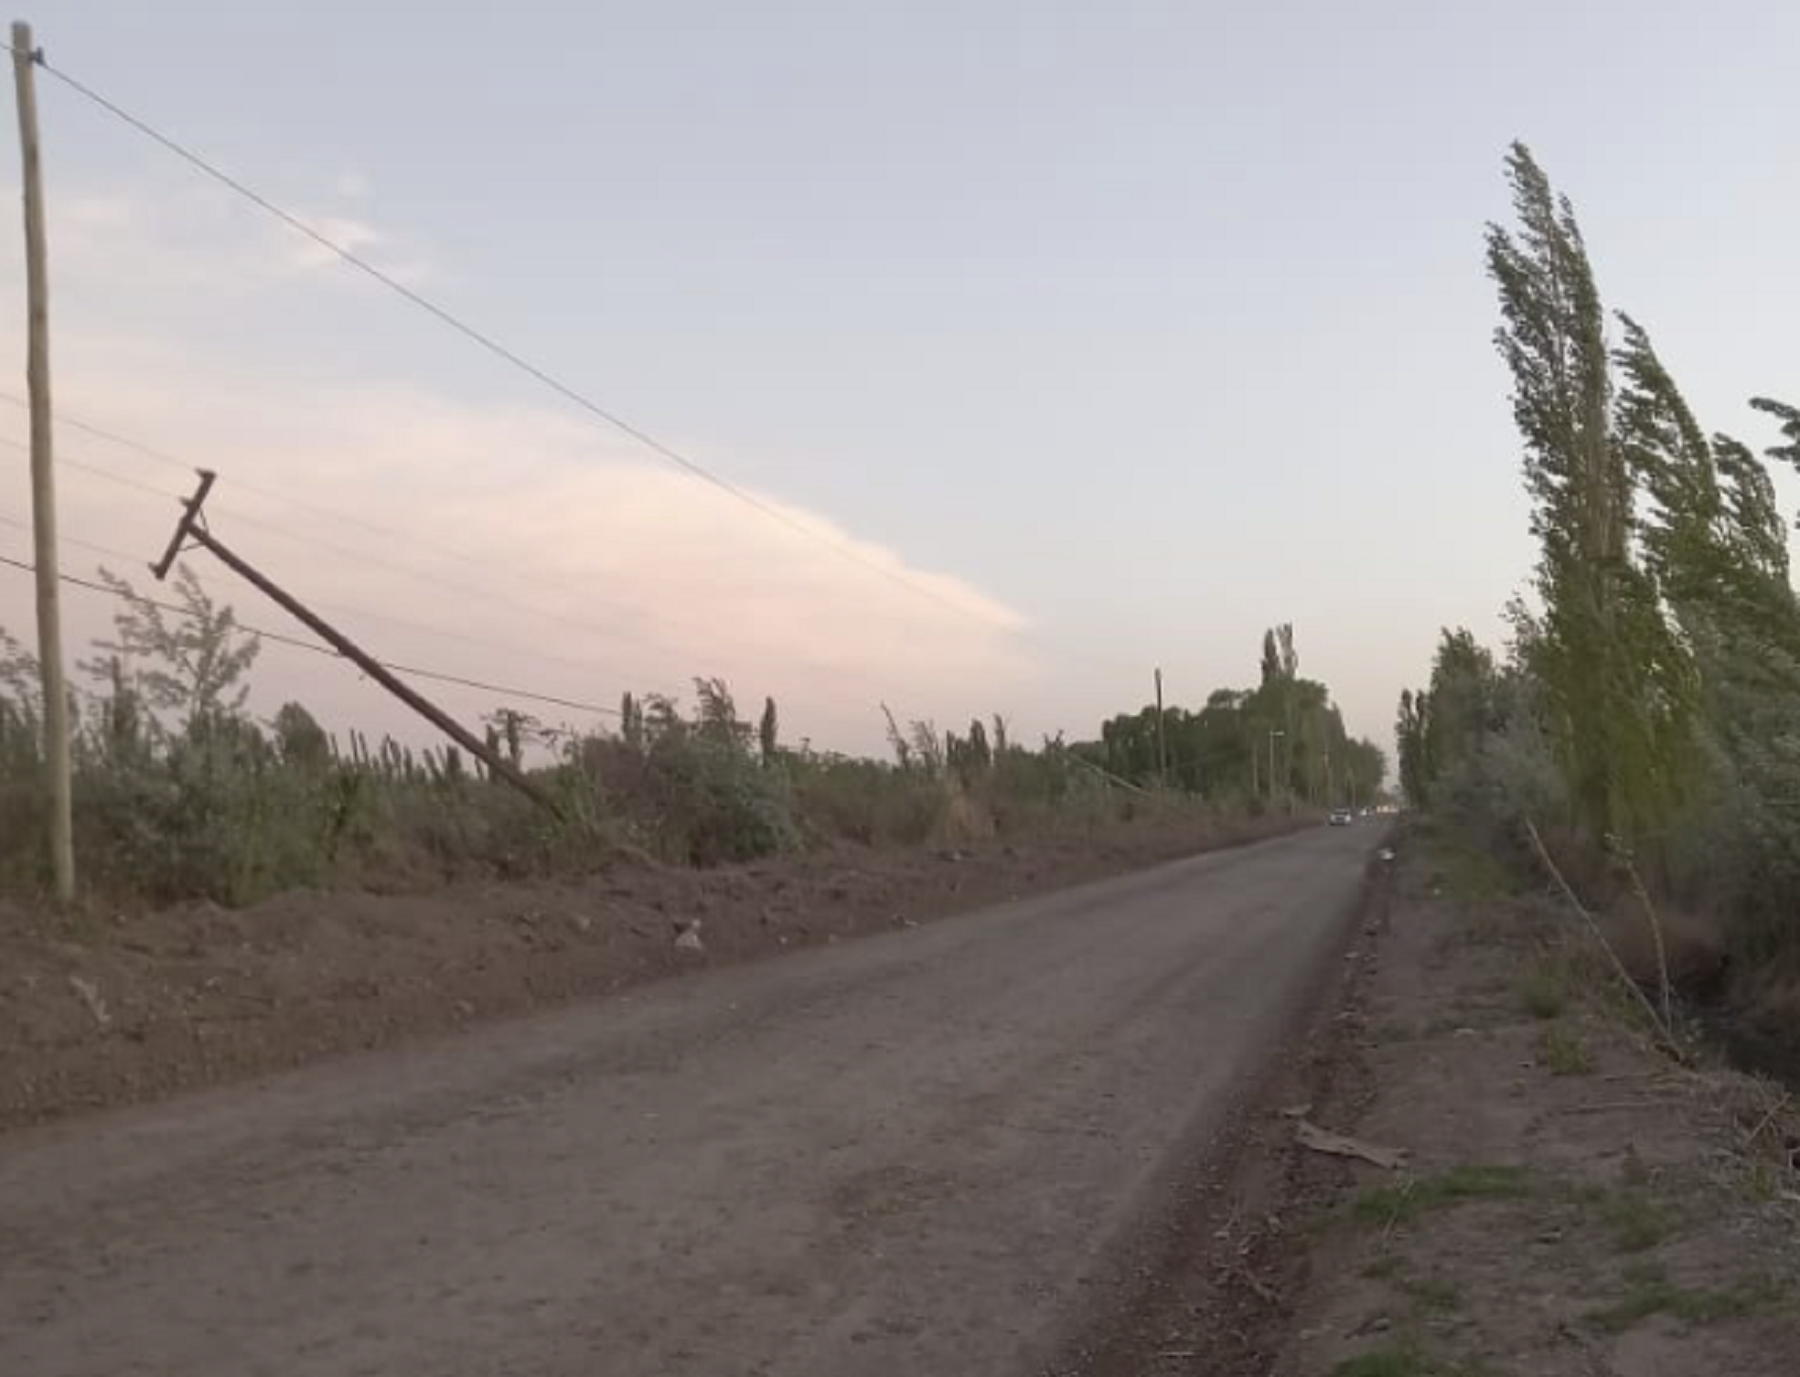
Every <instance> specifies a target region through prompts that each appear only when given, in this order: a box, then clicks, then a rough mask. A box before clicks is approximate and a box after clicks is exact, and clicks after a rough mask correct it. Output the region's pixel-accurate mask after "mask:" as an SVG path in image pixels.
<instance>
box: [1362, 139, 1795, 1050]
mask: <svg viewBox="0 0 1800 1377" xmlns="http://www.w3.org/2000/svg"><path fill="white" fill-rule="evenodd" d="M1507 173H1508V178H1509V181H1510V183H1511V188H1512V192H1513V202H1514V210H1515V215H1516V224H1515V225H1514V226H1512V227H1500V226H1492V227H1490V228H1489V231H1488V236H1487V265H1488V271H1489V274H1490V276H1491V277H1492V279H1493V281H1494V283H1495V284H1496V286H1497V288H1498V292H1499V300H1500V309H1501V325H1500V328H1499V331H1498V335H1497V342H1498V345H1499V349H1500V352H1501V355H1502V356H1503V358H1504V359H1505V361H1506V363H1507V366H1508V368H1509V369H1510V371H1511V373H1512V377H1513V411H1514V416H1515V419H1516V421H1517V424H1518V428H1519V431H1520V434H1521V436H1522V439H1523V441H1524V475H1525V483H1526V488H1527V491H1528V493H1529V495H1530V498H1531V526H1532V531H1533V533H1534V535H1535V536H1536V537H1537V538H1538V540H1539V542H1540V556H1539V560H1538V564H1537V568H1536V570H1535V577H1534V579H1533V581H1532V585H1531V594H1530V596H1529V597H1522V598H1519V599H1516V600H1515V601H1514V602H1513V604H1512V605H1511V606H1510V607H1509V609H1508V620H1509V622H1510V624H1511V628H1512V636H1511V640H1510V643H1509V644H1508V645H1507V646H1506V647H1505V648H1504V649H1503V650H1502V651H1500V652H1499V653H1496V652H1495V651H1493V650H1491V649H1489V648H1488V647H1485V646H1482V645H1480V644H1478V643H1477V642H1476V640H1475V638H1474V637H1473V636H1472V635H1471V634H1470V633H1469V632H1467V631H1465V630H1445V631H1444V633H1443V636H1442V640H1441V642H1440V644H1439V646H1438V649H1437V653H1436V657H1435V660H1434V662H1433V664H1432V668H1431V675H1430V680H1429V683H1428V685H1427V686H1426V687H1425V688H1422V689H1418V690H1413V691H1408V692H1406V693H1404V694H1403V695H1402V696H1401V700H1400V709H1399V718H1398V722H1397V724H1396V733H1397V741H1398V748H1399V762H1398V768H1399V775H1400V782H1401V785H1402V788H1403V789H1404V792H1405V794H1406V795H1407V797H1408V798H1409V799H1410V800H1411V802H1412V804H1413V805H1414V806H1415V807H1416V808H1419V809H1422V810H1424V811H1425V812H1427V813H1428V814H1430V815H1431V816H1432V817H1433V818H1434V819H1435V820H1436V821H1437V822H1439V823H1440V824H1442V825H1445V826H1448V827H1450V828H1453V829H1455V830H1456V831H1457V832H1458V833H1459V834H1460V835H1461V837H1462V838H1464V839H1465V840H1468V841H1473V842H1475V843H1476V844H1477V845H1479V846H1480V847H1482V848H1483V849H1485V850H1487V851H1488V852H1489V853H1490V854H1492V855H1494V856H1496V857H1498V858H1499V859H1500V860H1501V861H1503V862H1504V863H1506V864H1507V865H1508V866H1509V867H1511V868H1512V869H1513V870H1514V872H1515V873H1526V872H1529V873H1532V874H1535V875H1537V876H1540V877H1542V876H1544V875H1545V873H1546V870H1547V868H1548V867H1549V866H1554V867H1555V869H1556V871H1557V872H1558V875H1559V876H1560V878H1561V879H1562V880H1566V882H1567V884H1568V886H1569V890H1570V897H1572V898H1575V899H1577V900H1578V901H1579V902H1580V903H1581V904H1583V905H1584V906H1585V907H1586V908H1587V909H1588V910H1589V911H1591V912H1592V913H1594V914H1595V915H1598V918H1599V920H1600V921H1601V922H1602V923H1603V924H1611V927H1610V929H1609V931H1611V932H1612V933H1613V934H1614V935H1615V939H1616V945H1617V946H1618V947H1619V949H1620V950H1622V951H1623V952H1624V953H1625V956H1626V958H1627V962H1626V963H1627V965H1629V966H1630V968H1631V971H1632V974H1633V975H1635V976H1638V977H1639V978H1641V979H1642V980H1644V982H1645V983H1646V984H1651V985H1654V984H1657V983H1660V982H1661V981H1662V980H1663V979H1664V973H1665V972H1669V971H1671V969H1672V968H1673V978H1674V979H1675V980H1676V981H1677V982H1680V981H1681V980H1683V979H1685V980H1686V981H1687V982H1688V983H1690V984H1691V985H1693V986H1696V987H1701V988H1706V989H1708V990H1709V991H1710V990H1714V989H1716V988H1717V987H1719V986H1721V985H1729V988H1730V991H1731V994H1732V996H1733V997H1734V999H1736V1000H1737V1001H1739V1002H1741V1003H1744V1004H1746V1005H1754V1006H1755V1007H1756V1008H1757V1009H1758V1010H1759V1011H1760V1012H1761V1014H1762V1016H1763V1017H1765V1018H1768V1019H1771V1020H1775V1021H1777V1022H1781V1023H1783V1024H1784V1025H1785V1026H1786V1028H1787V1029H1788V1030H1789V1031H1790V1033H1791V1034H1793V1035H1794V1036H1796V1037H1800V600H1797V599H1796V595H1795V591H1794V587H1793V583H1792V579H1791V575H1790V569H1789V561H1788V518H1787V516H1786V514H1785V513H1784V512H1783V510H1782V509H1781V507H1780V505H1779V503H1778V501H1777V497H1776V492H1775V486H1774V483H1773V480H1772V478H1771V471H1770V465H1771V464H1776V465H1779V464H1793V465H1800V409H1796V408H1795V407H1794V406H1791V405H1788V404H1786V403H1783V402H1780V401H1776V400H1773V399H1771V398H1768V397H1762V396H1758V397H1754V398H1752V399H1751V400H1750V402H1749V408H1750V409H1751V410H1750V412H1749V416H1748V419H1750V420H1752V421H1754V422H1756V423H1758V424H1759V425H1760V426H1761V427H1762V428H1763V430H1764V432H1765V435H1764V438H1762V439H1761V440H1760V441H1759V442H1758V443H1759V444H1760V446H1761V452H1760V453H1759V452H1758V451H1757V449H1756V448H1754V447H1753V446H1752V445H1751V444H1749V443H1746V442H1744V441H1741V440H1739V439H1737V438H1734V437H1733V436H1732V435H1728V434H1725V433H1722V432H1716V431H1711V430H1708V429H1707V428H1706V427H1705V426H1704V425H1703V424H1702V423H1701V421H1700V420H1699V419H1698V418H1697V417H1696V416H1695V415H1694V414H1693V412H1692V411H1691V410H1690V409H1689V407H1688V404H1687V402H1686V401H1685V400H1684V398H1683V396H1682V393H1681V391H1680V389H1679V388H1678V386H1677V384H1676V382H1675V380H1674V378H1673V377H1672V376H1671V374H1670V373H1669V371H1668V369H1667V368H1666V367H1665V366H1664V364H1663V362H1662V360H1661V358H1660V357H1659V356H1658V354H1657V352H1656V350H1655V348H1654V346H1653V344H1652V342H1651V338H1650V335H1649V333H1648V331H1646V330H1645V329H1644V328H1643V327H1642V326H1641V325H1640V324H1639V323H1638V322H1637V321H1636V320H1634V319H1633V318H1632V317H1630V316H1628V315H1626V314H1624V313H1623V312H1610V311H1608V310H1607V308H1606V307H1605V305H1604V304H1603V301H1602V297H1601V294H1600V291H1599V288H1598V286H1597V285H1596V282H1595V278H1594V273H1593V270H1592V268H1591V266H1590V263H1589V260H1588V254H1587V249H1586V245H1585V243H1584V241H1583V239H1582V236H1581V231H1580V228H1579V226H1578V225H1577V223H1576V219H1575V214H1574V210H1573V208H1572V207H1571V204H1570V202H1569V201H1568V200H1567V199H1566V198H1564V197H1562V196H1559V195H1558V194H1557V193H1556V192H1555V191H1554V190H1553V188H1552V186H1551V183H1550V181H1549V179H1548V178H1547V177H1546V175H1545V174H1544V172H1543V171H1542V170H1541V169H1540V168H1539V167H1538V165H1537V163H1536V162H1535V161H1534V160H1533V158H1532V156H1531V154H1530V152H1529V151H1528V150H1526V149H1525V148H1524V147H1523V146H1520V145H1515V146H1514V148H1513V150H1512V152H1511V155H1510V157H1509V159H1508V163H1507ZM1546 863H1547V864H1546ZM1627 930H1629V932H1630V934H1632V935H1630V936H1622V935H1620V934H1623V933H1625V932H1627ZM1527 998H1528V999H1529V1000H1530V1001H1531V1002H1532V1003H1533V1004H1535V1005H1537V1006H1539V1007H1542V1008H1545V1009H1547V1008H1548V1007H1549V1004H1550V1003H1551V1002H1552V996H1551V995H1550V994H1549V993H1548V992H1546V991H1543V990H1539V991H1535V992H1531V993H1528V995H1527ZM1551 1060H1552V1061H1553V1062H1558V1063H1560V1064H1562V1065H1564V1066H1567V1067H1569V1068H1570V1069H1571V1070H1573V1069H1575V1066H1576V1063H1577V1062H1578V1061H1579V1057H1577V1056H1576V1055H1575V1054H1574V1052H1573V1050H1572V1049H1568V1048H1559V1049H1554V1050H1553V1051H1552V1054H1551Z"/></svg>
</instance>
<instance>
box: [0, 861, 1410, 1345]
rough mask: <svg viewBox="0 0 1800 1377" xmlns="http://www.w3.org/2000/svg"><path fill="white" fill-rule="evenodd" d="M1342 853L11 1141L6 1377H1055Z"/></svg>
mask: <svg viewBox="0 0 1800 1377" xmlns="http://www.w3.org/2000/svg"><path fill="white" fill-rule="evenodd" d="M1373 842H1374V837H1373V836H1372V835H1371V834H1370V831H1369V830H1366V829H1354V830H1350V831H1346V830H1344V829H1338V828H1325V827H1318V828H1315V829H1313V830H1311V831H1310V832H1309V833H1307V834H1304V835H1300V836H1295V837H1290V838H1285V839H1281V840H1277V841H1270V842H1266V843H1263V844H1259V845H1255V846H1247V847H1242V848H1238V849H1235V850H1230V851H1223V852H1218V853H1215V854H1212V855H1207V856H1201V857H1198V858H1195V859H1192V860H1186V861H1181V862H1177V863H1175V864H1173V865H1168V866H1163V867H1159V868H1156V869H1152V870H1148V871H1142V872H1139V873H1134V874H1132V875H1129V876H1125V877H1123V878H1118V879H1113V880H1107V881H1101V882H1097V883H1094V884H1090V885H1085V886H1081V887H1077V888H1074V889H1069V890H1063V891H1060V892H1058V893H1056V894H1053V895H1050V896H1047V897H1040V898H1035V899H1026V900H1021V901H1020V902H1018V903H1012V904H1005V905H1001V906H999V907H996V908H991V909H987V910H984V911H982V912H980V913H976V914H971V915H969V916H968V917H966V918H964V919H961V920H959V921H956V922H949V923H938V924H932V925H926V926H922V927H920V928H917V929H911V930H907V929H901V930H897V931H890V932H887V933H885V934H883V935H881V936H878V937H873V938H871V939H870V940H867V941H861V942H849V943H841V944H839V945H838V946H836V947H830V948H827V947H819V948H815V949H814V950H811V951H807V952H802V953H798V954H795V955H793V956H791V957H788V958H786V959H783V960H779V961H763V962H755V963H749V964H744V965H740V966H736V967H731V968H726V969H719V970H713V971H707V972H703V973H699V974H696V975H694V976H693V977H691V978H688V979H682V980H670V981H663V982H659V983H656V984H652V985H646V986H644V987H642V988H640V989H636V990H632V991H629V992H625V993H622V994H619V995H617V996H614V997H612V998H607V999H598V1000H584V1001H578V1002H572V1003H570V1004H569V1005H568V1006H567V1007H565V1008H563V1009H561V1010H557V1011H551V1012H546V1013H540V1014H535V1015H531V1016H527V1017H521V1018H516V1019H510V1020H505V1021H497V1022H494V1023H490V1024H488V1025H486V1026H484V1027H481V1028H476V1029H471V1030H469V1031H468V1032H467V1033H465V1034H463V1035H461V1036H457V1037H449V1038H441V1039H432V1040H418V1041H416V1042H414V1043H412V1044H411V1045H409V1046H406V1047H400V1048H395V1049H390V1050H386V1051H383V1052H379V1053H375V1054H372V1055H368V1056H359V1057H350V1058H344V1059H340V1060H335V1061H330V1062H321V1063H319V1064H317V1065H315V1066H312V1067H309V1068H306V1069H303V1070H300V1071H296V1072H292V1073H289V1074H287V1075H282V1076H275V1077H270V1078H268V1079H266V1080H265V1081H263V1082H261V1083H258V1084H239V1085H232V1086H225V1087H220V1088H218V1089H215V1090H210V1091H205V1092H202V1093H199V1094H194V1095H189V1096H184V1097H182V1098H180V1099H178V1100H172V1101H170V1102H168V1103H166V1104H160V1105H146V1106H139V1107H136V1108H129V1109H124V1110H120V1111H116V1112H109V1113H104V1114H98V1115H93V1116H84V1117H81V1118H75V1119H70V1120H67V1121H65V1122H63V1123H61V1124H55V1125H51V1126H48V1127H41V1128H35V1129H25V1130H21V1131H18V1132H15V1133H12V1134H9V1135H6V1136H5V1137H3V1138H0V1238H4V1239H5V1240H6V1243H5V1246H4V1247H0V1371H3V1372H6V1373H14V1372H18V1373H31V1374H33V1377H87V1375H88V1374H96V1375H97V1374H106V1377H120V1375H121V1374H129V1373H146V1374H148V1373H157V1374H161V1373H181V1374H183V1377H208V1374H220V1377H224V1375H225V1374H229V1377H254V1374H260V1373H268V1374H282V1377H308V1375H309V1374H310V1375H313V1377H340V1374H350V1373H382V1374H394V1375H395V1377H404V1374H409V1373H418V1374H430V1377H455V1374H461V1373H469V1374H475V1373H480V1374H483V1377H494V1375H496V1374H505V1373H519V1374H526V1373H529V1374H532V1377H546V1375H548V1374H555V1373H570V1374H576V1373H579V1374H582V1375H583V1377H607V1375H608V1374H619V1377H638V1374H645V1373H656V1374H689V1375H691V1377H750V1375H751V1374H770V1375H771V1377H773V1375H774V1374H780V1375H781V1377H861V1375H863V1374H866V1375H867V1377H893V1374H903V1373H920V1374H940V1373H941V1374H962V1373H969V1374H983V1377H1004V1375H1005V1374H1016V1375H1017V1377H1037V1374H1040V1373H1042V1372H1043V1371H1044V1370H1045V1369H1046V1365H1050V1364H1055V1365H1056V1366H1057V1368H1058V1370H1066V1367H1067V1365H1066V1364H1062V1363H1060V1362H1059V1361H1058V1359H1057V1356H1056V1355H1058V1354H1060V1353H1062V1352H1063V1351H1064V1340H1065V1338H1066V1337H1067V1336H1068V1334H1069V1333H1070V1331H1072V1330H1075V1329H1076V1328H1077V1326H1078V1322H1079V1321H1081V1320H1083V1319H1085V1318H1086V1317H1088V1316H1089V1315H1090V1314H1094V1313H1098V1314H1102V1315H1104V1314H1109V1313H1111V1312H1112V1311H1113V1310H1114V1309H1115V1308H1116V1302H1117V1300H1118V1298H1119V1295H1120V1291H1119V1288H1120V1286H1121V1284H1122V1283H1124V1284H1127V1285H1128V1284H1129V1282H1130V1280H1131V1278H1132V1277H1133V1275H1134V1274H1135V1266H1134V1264H1135V1262H1136V1259H1137V1258H1138V1256H1139V1252H1138V1250H1137V1248H1136V1247H1135V1241H1136V1240H1138V1239H1140V1238H1142V1237H1145V1236H1146V1229H1147V1228H1148V1235H1147V1236H1148V1237H1150V1238H1155V1237H1156V1227H1155V1226H1156V1225H1157V1224H1158V1223H1159V1222H1160V1221H1161V1219H1162V1218H1163V1216H1164V1215H1165V1214H1166V1211H1167V1204H1168V1201H1169V1200H1170V1198H1171V1194H1172V1193H1175V1194H1178V1191H1177V1190H1176V1188H1177V1187H1178V1186H1179V1184H1180V1178H1181V1177H1182V1176H1183V1175H1184V1174H1185V1171H1186V1169H1187V1167H1188V1165H1189V1164H1191V1163H1194V1162H1200V1161H1208V1160H1212V1159H1213V1158H1214V1157H1215V1156H1216V1148H1217V1145H1218V1143H1219V1142H1220V1141H1221V1140H1222V1139H1223V1138H1225V1137H1227V1136H1228V1135H1229V1132H1230V1127H1231V1125H1232V1124H1233V1123H1234V1122H1235V1121H1236V1119H1237V1117H1238V1111H1239V1107H1240V1106H1241V1104H1242V1102H1243V1099H1244V1097H1245V1096H1246V1095H1247V1094H1249V1093H1251V1092H1252V1091H1253V1090H1254V1087H1255V1085H1256V1082H1257V1080H1258V1079H1259V1077H1260V1075H1261V1071H1262V1068H1263V1067H1264V1066H1265V1065H1266V1064H1267V1063H1268V1061H1269V1058H1270V1055H1271V1052H1272V1050H1273V1049H1275V1048H1276V1047H1278V1046H1279V1045H1280V1043H1281V1040H1282V1038H1283V1036H1284V1034H1285V1032H1286V1031H1287V1030H1288V1029H1289V1028H1290V1027H1291V1026H1292V1025H1293V1024H1294V1023H1295V1021H1296V1019H1297V1017H1298V1016H1299V1014H1300V1012H1301V1010H1302V1008H1303V1007H1304V1005H1305V1003H1306V1001H1307V999H1308V997H1309V996H1310V995H1311V993H1312V992H1314V991H1315V990H1316V989H1317V988H1318V986H1319V983H1320V981H1319V972H1320V970H1321V969H1322V968H1330V967H1335V966H1337V965H1339V964H1340V954H1341V951H1342V945H1343V940H1344V936H1345V933H1346V931H1347V929H1348V928H1349V926H1350V925H1351V923H1352V922H1353V921H1354V919H1355V918H1356V915H1357V905H1358V900H1359V897H1360V895H1361V892H1362V887H1363V886H1362V877H1363V870H1364V864H1365V858H1366V856H1367V854H1368V852H1369V850H1370V848H1371V846H1372V845H1373ZM1076 1356H1079V1355H1078V1354H1077V1355H1076Z"/></svg>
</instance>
